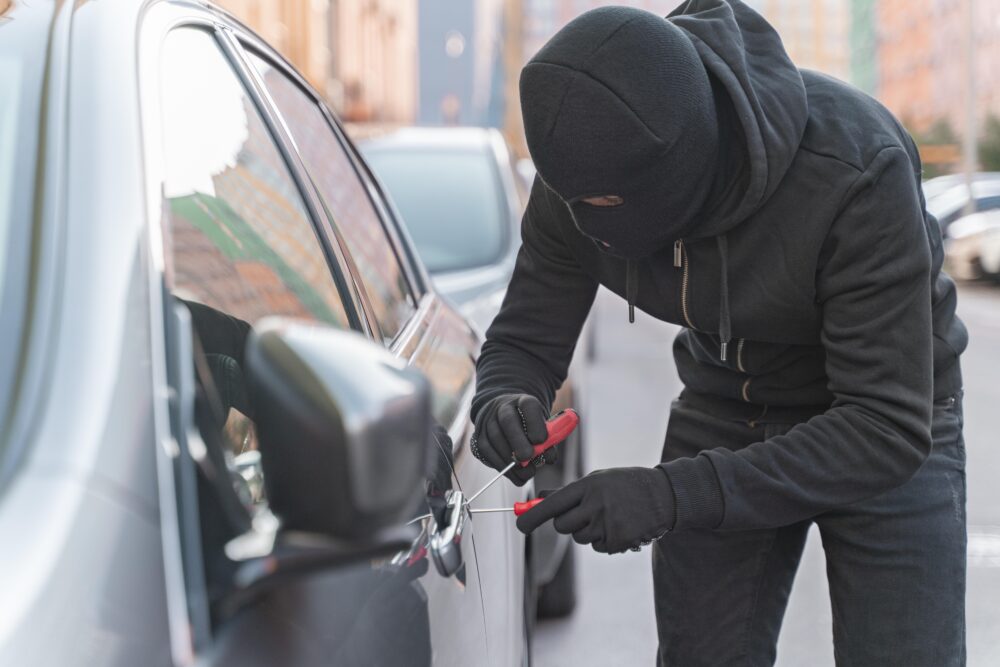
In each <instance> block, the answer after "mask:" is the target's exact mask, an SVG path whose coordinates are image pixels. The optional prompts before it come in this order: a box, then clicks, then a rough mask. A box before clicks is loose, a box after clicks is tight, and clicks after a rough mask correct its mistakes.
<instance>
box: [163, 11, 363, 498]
mask: <svg viewBox="0 0 1000 667" xmlns="http://www.w3.org/2000/svg"><path fill="white" fill-rule="evenodd" d="M162 53H163V59H162V62H163V69H162V89H161V93H162V119H163V139H164V156H165V179H164V184H163V192H164V196H165V200H164V209H165V211H164V212H165V219H166V221H167V223H166V229H165V232H166V236H167V238H168V244H167V247H168V248H169V252H168V253H167V262H168V267H167V270H168V280H169V281H170V288H171V291H172V292H173V294H174V296H175V297H177V298H178V299H179V300H181V301H182V302H184V303H185V304H187V306H188V308H189V310H190V311H191V315H192V318H191V319H192V323H193V329H194V333H195V335H196V347H199V348H200V350H201V353H200V354H199V358H198V359H197V360H196V368H197V371H198V375H197V377H198V380H199V386H200V389H201V390H202V391H203V392H205V393H206V394H208V395H209V396H210V400H208V403H209V404H211V405H213V406H214V411H215V412H216V413H217V415H216V416H217V420H216V421H217V422H218V423H217V424H216V426H217V427H218V431H219V432H218V433H213V434H211V435H212V436H213V437H219V436H221V443H222V446H223V448H224V449H225V451H226V454H227V456H228V458H227V461H228V463H230V464H231V467H232V468H233V469H234V471H235V472H238V473H239V474H240V475H242V478H243V479H244V481H246V482H247V484H246V485H243V484H242V483H241V482H240V479H241V477H238V476H234V482H235V483H238V484H239V488H238V489H237V490H238V492H240V493H241V495H242V496H244V499H246V500H248V501H250V503H249V504H250V505H258V504H260V503H261V502H262V501H263V497H262V494H263V487H262V485H261V483H260V482H261V480H260V479H259V466H257V465H256V452H255V450H256V440H255V433H254V424H253V413H254V410H253V406H252V403H251V401H250V397H249V395H248V392H247V390H246V385H245V381H244V380H245V370H246V369H245V365H244V362H243V349H244V346H245V342H246V338H247V335H248V334H249V332H250V330H251V328H252V327H253V325H254V324H255V323H256V322H257V321H258V320H259V319H260V318H262V317H265V316H269V315H281V316H290V317H295V318H300V319H305V320H312V321H317V322H322V323H326V324H329V325H332V326H336V327H339V328H345V329H346V328H348V326H349V325H348V322H349V320H348V317H347V314H346V312H347V311H346V309H345V307H344V303H345V301H344V299H342V297H341V291H340V290H338V286H337V283H336V282H335V280H334V277H333V274H332V273H331V271H330V267H329V265H328V263H327V259H326V255H325V253H324V250H323V248H322V246H321V244H320V241H319V239H318V237H317V234H316V231H315V227H314V225H313V223H312V221H311V220H310V218H309V216H308V214H307V213H306V209H305V205H304V203H303V200H302V198H301V196H300V193H299V191H298V189H297V187H296V184H295V181H294V180H293V178H292V176H291V175H290V173H289V171H288V168H287V165H286V164H285V162H284V160H283V159H282V156H281V153H280V152H279V150H278V148H277V147H276V145H275V142H274V139H273V137H272V136H271V134H270V133H269V131H268V129H267V126H266V125H265V124H264V122H263V120H262V118H261V116H260V114H259V113H258V111H257V109H256V107H255V106H254V102H253V101H252V99H251V98H250V97H249V96H248V94H247V92H246V90H245V89H244V87H243V84H242V83H241V82H240V80H239V79H238V78H237V76H236V73H235V72H234V70H233V69H232V67H231V65H230V63H229V62H228V60H227V59H226V57H225V56H224V54H223V52H222V51H221V49H220V47H219V45H218V44H217V42H216V41H215V39H214V38H213V37H212V36H211V35H209V34H208V33H205V32H202V31H200V30H196V29H180V30H175V31H173V32H171V33H170V34H169V35H168V36H167V38H166V41H165V43H164V48H163V52H162ZM201 421H202V423H205V420H201ZM204 430H205V429H204V428H203V431H204ZM206 439H207V438H206Z"/></svg>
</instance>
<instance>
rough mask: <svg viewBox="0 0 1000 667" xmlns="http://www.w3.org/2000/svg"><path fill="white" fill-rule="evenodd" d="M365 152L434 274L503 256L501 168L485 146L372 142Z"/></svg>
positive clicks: (422, 257) (483, 262) (425, 262)
mask: <svg viewBox="0 0 1000 667" xmlns="http://www.w3.org/2000/svg"><path fill="white" fill-rule="evenodd" d="M365 157H366V158H367V159H368V162H369V163H370V164H371V166H372V168H373V169H374V170H375V173H376V174H378V176H379V178H380V179H381V180H382V182H383V183H384V184H385V186H386V188H387V189H388V191H389V195H390V196H391V197H392V200H393V201H394V202H395V203H396V207H397V208H398V209H399V212H400V213H401V214H402V216H403V221H404V222H405V223H406V227H407V229H408V230H409V232H410V236H412V237H413V241H414V243H415V244H416V246H417V252H418V253H419V254H420V258H421V259H422V260H423V261H424V264H425V265H426V266H427V270H428V271H430V272H431V273H432V274H436V273H446V272H449V271H461V270H464V269H472V268H476V267H480V266H485V265H487V264H490V263H492V262H495V261H496V260H497V259H499V258H500V256H501V255H502V253H503V248H504V243H505V242H506V234H507V220H506V218H505V215H504V207H503V199H502V198H501V187H502V185H501V183H500V178H499V175H498V174H497V167H496V165H495V164H494V162H493V161H492V159H491V158H490V154H489V153H488V152H487V151H486V150H485V149H482V150H440V149H437V150H436V149H413V148H394V147H390V146H377V145H372V146H370V147H369V148H368V150H367V151H366V152H365Z"/></svg>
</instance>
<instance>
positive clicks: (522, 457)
mask: <svg viewBox="0 0 1000 667" xmlns="http://www.w3.org/2000/svg"><path fill="white" fill-rule="evenodd" d="M546 419H548V413H547V412H546V411H545V408H544V407H543V406H542V404H541V402H539V400H538V399H537V398H535V397H534V396H528V395H527V394H505V395H503V396H497V397H496V398H494V399H491V400H490V401H489V402H488V403H486V405H484V406H483V407H482V409H481V410H480V411H479V414H478V415H477V416H476V431H475V433H474V434H473V436H472V455H473V456H475V457H476V458H477V459H479V460H480V461H482V462H483V463H485V464H486V465H488V466H490V467H491V468H494V469H496V470H503V468H504V466H506V465H507V464H509V463H510V462H511V460H512V457H513V458H517V460H518V461H530V460H531V459H532V458H534V455H535V451H534V449H533V447H534V445H540V444H542V443H543V442H545V440H546V438H548V429H547V428H546V425H545V420H546ZM554 452H555V450H554V449H549V450H548V451H547V452H545V457H544V460H545V462H547V463H554V462H555V455H554ZM534 476H535V466H533V465H529V466H527V467H525V468H522V467H521V466H514V467H513V468H512V469H511V471H510V472H508V473H507V478H508V479H510V481H512V482H514V483H515V484H517V485H518V486H522V485H523V484H524V483H525V482H527V481H528V480H529V479H531V478H532V477H534Z"/></svg>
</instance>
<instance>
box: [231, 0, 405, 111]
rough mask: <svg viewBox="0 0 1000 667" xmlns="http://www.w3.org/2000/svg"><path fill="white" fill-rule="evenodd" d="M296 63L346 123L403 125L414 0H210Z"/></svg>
mask: <svg viewBox="0 0 1000 667" xmlns="http://www.w3.org/2000/svg"><path fill="white" fill-rule="evenodd" d="M216 2H218V4H219V5H221V6H222V7H224V8H225V9H227V10H229V11H230V12H232V13H233V14H234V15H235V16H237V17H238V18H240V19H241V20H242V21H243V22H244V23H246V24H247V25H249V26H250V27H251V28H253V29H254V30H255V31H257V32H258V33H259V34H260V35H261V36H262V37H263V38H264V39H265V40H266V41H267V42H268V43H269V44H271V45H272V46H273V47H275V48H276V49H277V50H278V51H280V52H281V53H282V55H284V56H285V57H286V58H288V59H289V60H290V61H291V62H292V64H294V65H295V66H296V67H297V68H298V69H299V71H300V72H302V74H303V75H304V76H305V77H306V79H308V80H309V82H310V83H312V84H313V86H314V87H316V89H317V90H319V91H320V92H321V93H322V94H323V95H325V96H326V97H327V99H328V100H329V101H330V102H331V103H332V104H333V106H334V107H335V108H336V109H337V110H338V111H339V112H340V113H341V114H343V116H344V117H345V118H346V119H348V120H364V121H371V120H374V121H385V122H400V123H409V122H412V121H413V119H414V118H415V117H416V104H417V0H216Z"/></svg>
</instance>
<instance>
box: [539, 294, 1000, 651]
mask: <svg viewBox="0 0 1000 667" xmlns="http://www.w3.org/2000/svg"><path fill="white" fill-rule="evenodd" d="M959 309H960V313H961V315H962V318H963V319H964V321H965V323H966V325H967V326H968V328H969V331H970V334H971V338H972V342H971V344H970V346H969V349H968V351H967V352H966V354H965V356H964V360H963V367H964V370H965V389H966V396H965V438H966V446H967V451H968V467H969V472H968V485H969V602H968V617H969V622H968V628H969V665H971V666H973V667H978V666H984V667H985V666H987V665H996V664H1000V635H998V633H997V632H996V628H998V627H1000V605H998V604H997V603H996V600H997V599H998V598H1000V485H998V484H997V480H996V475H997V472H998V471H1000V442H998V438H997V427H996V421H995V420H997V419H998V418H1000V413H998V407H1000V383H998V381H997V380H998V377H997V376H998V374H1000V288H992V287H988V286H974V287H963V289H962V291H961V295H960V306H959ZM595 324H596V336H597V358H596V360H595V362H594V364H593V365H592V366H591V368H590V371H589V381H588V386H589V388H590V389H589V394H588V398H587V405H586V406H584V409H585V412H584V414H585V417H586V421H585V425H586V428H587V438H588V443H589V447H588V457H589V460H588V469H594V468H603V467H608V466H619V465H651V464H652V463H654V462H655V461H657V460H658V459H657V456H658V454H659V450H660V446H661V444H662V440H661V439H662V437H663V433H664V430H665V428H666V421H667V410H668V407H669V404H670V400H671V399H672V398H673V397H674V396H676V394H677V393H678V391H679V390H680V386H679V383H678V381H677V378H676V373H675V371H674V368H673V362H672V358H671V353H670V343H671V341H672V339H673V336H674V332H675V328H674V327H672V326H669V325H664V324H662V323H659V322H656V321H654V320H652V319H650V318H648V317H644V316H641V314H638V313H637V321H636V324H635V325H632V326H630V325H629V324H628V321H627V310H626V306H625V304H624V303H623V302H621V301H620V300H618V299H617V298H616V297H614V296H613V295H610V294H608V293H606V292H602V294H601V295H600V297H599V300H598V305H597V313H596V321H595ZM579 555H580V556H581V558H580V560H579V573H578V574H579V577H580V579H579V581H580V585H581V588H582V590H581V595H580V604H579V606H578V608H577V611H576V613H575V614H574V615H573V617H571V618H570V619H568V620H565V621H548V622H542V623H540V624H539V627H538V630H537V633H536V639H535V660H536V664H537V665H540V666H541V667H548V666H553V667H555V666H560V665H566V664H580V665H599V664H609V663H613V664H637V665H644V664H646V665H648V664H652V663H653V659H654V656H655V651H656V633H655V625H654V620H653V597H652V591H651V584H650V581H651V575H650V562H649V550H648V549H647V550H644V551H643V552H642V553H639V554H627V555H621V556H614V557H608V556H605V555H601V554H597V553H594V552H593V551H591V550H589V549H586V550H583V549H581V550H580V552H579ZM778 664H779V665H780V666H782V667H800V666H801V665H810V667H813V666H815V667H825V666H828V665H833V664H834V663H833V652H832V649H831V634H830V604H829V601H828V599H827V590H826V580H825V576H824V561H823V550H822V547H821V545H820V542H819V539H818V535H817V534H816V533H815V531H814V533H813V534H811V535H810V539H809V542H808V544H807V546H806V552H805V555H804V557H803V562H802V566H801V568H800V570H799V574H798V577H797V579H796V582H795V587H794V589H793V591H792V599H791V602H790V604H789V608H788V612H787V614H786V617H785V626H784V629H783V632H782V636H781V640H780V643H779V647H778Z"/></svg>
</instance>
